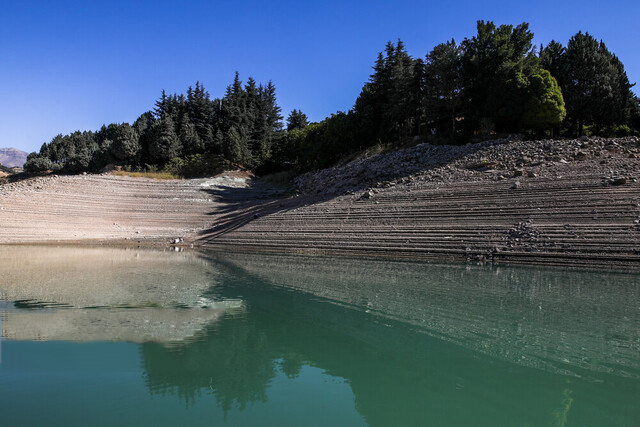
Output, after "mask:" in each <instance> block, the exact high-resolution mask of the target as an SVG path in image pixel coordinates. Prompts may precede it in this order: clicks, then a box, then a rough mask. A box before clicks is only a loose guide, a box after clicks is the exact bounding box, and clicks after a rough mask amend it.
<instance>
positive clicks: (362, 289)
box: [0, 250, 640, 425]
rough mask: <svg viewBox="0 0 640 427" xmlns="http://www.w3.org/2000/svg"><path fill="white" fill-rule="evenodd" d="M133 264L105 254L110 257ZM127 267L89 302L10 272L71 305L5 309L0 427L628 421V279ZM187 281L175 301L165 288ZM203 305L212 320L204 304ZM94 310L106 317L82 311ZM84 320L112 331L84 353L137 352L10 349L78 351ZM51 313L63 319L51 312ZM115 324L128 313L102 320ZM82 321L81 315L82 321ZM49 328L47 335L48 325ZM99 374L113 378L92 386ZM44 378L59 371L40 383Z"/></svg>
mask: <svg viewBox="0 0 640 427" xmlns="http://www.w3.org/2000/svg"><path fill="white" fill-rule="evenodd" d="M80 252H82V250H80ZM130 255H131V253H128V252H126V251H120V250H114V253H113V254H112V255H110V256H114V257H115V259H119V257H123V258H127V257H129V256H130ZM5 256H6V255H5ZM45 256H46V255H45V254H41V259H43V257H45ZM88 256H89V258H87V259H90V258H91V256H90V255H88ZM140 256H141V257H149V258H148V259H149V261H148V262H147V261H145V263H146V264H145V265H146V267H144V268H141V269H140V270H139V271H138V273H136V274H133V276H134V277H135V276H139V277H146V279H144V280H141V281H139V283H138V285H135V281H131V282H128V281H127V280H126V279H122V282H123V283H126V284H124V285H121V286H119V288H120V289H119V290H117V291H114V292H113V293H108V292H106V291H100V292H98V291H97V290H98V289H99V288H101V287H105V286H106V285H107V282H105V281H101V279H100V277H101V276H102V275H98V274H96V275H93V276H92V278H91V281H95V283H93V282H92V283H87V284H85V285H84V286H85V287H89V288H91V289H96V291H97V292H96V293H97V294H99V295H100V297H99V299H100V300H101V301H102V303H100V304H96V301H92V300H91V298H92V297H91V296H90V295H91V292H84V291H79V292H78V293H76V292H75V291H76V289H80V288H82V285H81V282H80V279H78V287H77V288H76V287H69V289H68V290H66V288H64V286H62V288H63V289H58V290H56V291H55V292H54V291H52V290H50V289H49V288H48V287H46V286H44V285H41V286H42V288H45V287H46V288H47V289H46V290H43V291H42V292H39V291H37V289H40V288H38V285H37V283H36V284H31V285H28V284H27V283H28V282H34V281H33V280H32V279H29V278H28V277H26V276H25V277H23V279H22V280H16V279H17V278H19V277H22V276H19V275H18V276H13V277H14V282H19V283H22V284H23V285H24V286H19V285H16V283H12V284H2V283H0V290H1V291H2V292H4V295H5V299H7V298H6V296H9V295H11V296H13V297H20V298H22V299H25V300H34V301H48V302H49V303H52V305H50V306H49V307H54V304H53V303H55V304H63V305H65V306H66V307H70V308H40V309H24V308H20V305H19V304H18V305H17V306H16V305H13V306H12V307H10V308H8V309H5V310H4V311H3V313H4V314H3V315H4V317H5V320H3V323H2V329H3V334H5V335H8V334H7V333H5V332H4V331H5V330H6V331H10V330H14V331H23V332H21V334H22V335H20V334H18V333H17V332H16V333H14V335H12V337H13V338H14V341H7V342H4V343H3V360H2V364H0V410H1V411H2V413H3V414H7V415H5V416H6V417H8V418H5V419H8V420H9V421H12V422H16V423H18V422H21V423H23V424H24V423H37V421H38V420H40V422H42V420H45V419H46V420H47V421H48V422H52V421H64V422H77V421H79V420H81V421H82V422H85V423H86V422H87V421H89V422H91V421H94V422H95V421H98V422H101V423H103V424H110V423H115V422H129V423H131V422H137V423H140V422H141V421H142V423H143V424H154V425H163V424H165V425H166V424H176V423H183V424H211V423H227V424H237V425H247V424H260V425H283V424H285V425H299V424H305V425H333V424H341V425H354V424H358V423H366V424H370V425H430V424H436V425H514V424H515V425H520V424H527V425H634V423H635V422H636V420H637V419H639V417H640V336H639V334H640V332H639V330H640V313H639V311H638V309H639V307H640V278H639V277H638V275H633V274H618V273H597V272H586V271H569V270H559V269H536V268H524V267H480V266H469V265H456V264H452V265H434V264H414V263H401V262H389V263H385V262H372V261H362V260H346V259H329V258H305V257H280V256H262V255H260V256H257V255H242V254H223V253H204V254H201V256H199V257H196V256H193V255H185V254H173V253H171V254H170V253H164V254H162V253H155V252H151V253H149V254H146V253H145V254H143V255H140ZM156 257H157V260H158V262H157V263H156V262H155V261H153V262H152V261H151V259H154V260H155V259H156ZM96 258H100V257H96ZM102 258H108V257H107V256H106V255H104V253H103V255H102ZM78 259H79V260H80V259H83V256H82V254H81V253H78ZM145 259H146V258H145ZM178 260H181V261H178ZM129 262H131V261H122V263H121V264H118V262H116V263H115V265H121V266H123V265H127V263H129ZM54 264H55V263H54ZM107 264H109V263H108V262H106V261H105V262H104V265H107ZM2 265H5V264H2ZM178 265H181V267H179V266H178ZM147 267H148V271H147V273H145V272H144V271H145V270H146V269H147ZM2 268H4V267H0V269H2ZM9 270H10V269H9ZM9 270H6V269H5V270H3V271H5V272H7V271H9ZM134 270H136V269H135V268H133V267H132V268H131V269H130V270H129V271H130V272H133V271H134ZM186 270H189V271H186ZM60 271H64V269H60ZM160 272H162V273H160ZM170 272H173V273H170ZM12 274H17V273H15V272H14V273H12ZM114 274H115V273H114ZM154 274H156V275H157V274H165V276H164V277H165V279H167V277H170V276H171V277H173V279H171V280H165V279H158V278H157V276H155V277H156V279H154V281H153V283H155V284H160V285H159V286H160V288H163V289H164V288H166V289H168V290H166V292H168V295H167V294H165V292H161V291H160V290H159V289H157V288H154V287H153V286H150V283H151V282H150V281H148V277H152V276H153V275H154ZM2 277H5V276H2ZM43 277H45V278H46V275H45V276H43ZM78 277H81V274H80V273H78ZM122 277H124V276H122ZM109 279H110V280H111V281H114V282H118V281H119V280H120V279H118V280H116V279H114V277H113V276H111V277H109ZM182 280H184V284H185V287H184V289H182V290H175V291H171V289H172V287H171V286H173V285H171V284H172V283H173V284H174V285H177V287H180V286H179V285H180V283H183V282H182ZM196 283H200V285H199V286H196V285H195V284H196ZM30 287H31V288H32V290H30V291H29V288H30ZM146 287H150V289H151V290H150V291H149V292H147V291H145V290H144V289H146ZM83 292H84V293H83ZM105 292H106V293H105ZM171 292H174V293H173V294H172V293H171ZM125 295H126V296H125ZM129 295H137V296H136V297H133V298H131V297H129ZM15 300H16V298H14V299H13V300H12V301H15ZM203 301H208V302H209V305H210V306H212V307H213V308H209V309H202V308H200V305H203V303H202V302H203ZM238 301H242V304H241V305H239V306H238V307H235V306H233V304H236V303H237V302H238ZM104 302H108V303H109V304H111V307H112V308H102V309H87V308H85V307H87V305H86V304H87V303H88V304H89V305H91V306H95V305H101V306H105V305H106V304H104ZM145 303H147V305H146V306H144V304H145ZM123 304H126V305H127V306H131V307H134V306H135V307H137V308H129V309H123V308H121V307H122V305H123ZM176 304H177V306H176ZM217 304H227V306H220V305H217ZM15 307H17V308H15ZM77 307H80V308H77ZM113 307H115V308H113ZM163 307H164V308H163ZM177 307H194V308H177ZM74 312H77V314H65V313H74ZM94 312H104V314H98V315H97V316H99V317H100V316H101V320H100V319H97V320H100V321H102V322H103V324H104V325H114V324H117V325H124V326H121V328H120V329H119V328H112V327H106V328H105V329H106V330H111V332H110V333H106V332H103V334H102V335H100V333H99V332H97V330H98V329H99V328H95V329H96V331H95V333H91V334H87V335H86V336H85V338H86V339H84V340H85V341H90V340H92V339H99V340H104V339H109V340H127V341H133V342H138V343H140V344H135V346H136V351H135V352H132V351H131V350H132V348H131V346H133V345H134V344H128V346H123V343H89V344H84V345H82V346H80V347H78V346H79V344H72V343H68V342H42V343H40V342H38V343H32V342H20V341H15V340H18V339H25V338H27V339H32V338H29V337H30V336H31V335H29V334H33V332H32V331H34V330H38V331H41V332H39V333H40V334H45V335H46V334H49V336H56V337H57V338H56V339H64V340H74V339H73V337H70V336H69V334H70V333H64V334H63V333H62V332H58V333H57V335H56V334H54V333H53V332H52V331H51V330H53V329H55V330H57V331H63V330H64V327H63V325H66V326H68V325H69V324H72V323H73V322H74V321H77V322H78V323H77V324H79V325H83V324H84V325H86V324H94V323H96V319H93V318H91V316H94V314H93V313H94ZM189 312H194V313H196V315H197V316H201V317H206V316H205V315H204V314H202V313H210V316H211V317H210V318H204V319H203V320H202V321H200V322H191V323H189V321H188V320H187V321H184V322H183V323H181V320H180V319H178V318H177V317H172V316H182V315H186V316H189V315H188V314H187V313H189ZM54 313H60V314H58V316H63V315H64V316H69V317H70V318H69V319H62V318H60V319H59V320H55V319H52V318H48V317H47V316H53V315H54ZM122 313H124V314H127V315H128V316H130V318H129V319H128V320H127V321H123V320H122V319H120V320H110V319H112V318H110V317H109V316H114V318H118V317H119V316H121V315H123V314H122ZM128 313H130V314H128ZM7 315H8V316H7ZM38 316H41V317H38ZM145 316H156V317H153V318H149V320H150V321H149V323H152V324H154V325H155V327H154V328H151V330H145V329H144V327H141V326H140V325H141V324H142V323H141V321H140V319H144V318H145ZM83 317H84V318H86V319H88V320H86V321H80V320H77V319H80V318H83ZM72 318H74V319H75V320H74V319H72ZM18 320H19V321H18ZM56 322H57V324H58V326H57V327H56V328H52V327H50V326H46V325H47V324H55V323H56ZM98 323H99V322H98ZM178 324H184V325H186V326H184V328H185V331H184V332H179V333H176V334H175V336H174V335H172V334H171V333H168V332H167V333H165V335H164V336H162V335H161V336H160V337H158V336H156V335H154V333H156V334H161V332H162V331H163V330H164V329H167V330H168V329H174V330H175V329H180V328H179V327H178V326H176V325H178ZM43 325H45V326H43ZM171 325H174V327H173V328H171ZM188 326H191V329H189V330H188V331H187V330H186V329H187V327H188ZM81 329H82V327H81ZM89 329H90V327H87V328H86V330H89ZM25 331H30V332H28V333H27V332H25ZM186 336H188V337H189V338H188V339H178V338H176V337H186ZM96 337H98V338H96ZM100 337H102V338H100ZM76 341H77V340H76ZM70 354H82V355H83V356H82V360H84V362H82V363H77V365H78V366H83V368H82V369H83V370H82V373H81V374H79V373H78V372H79V371H78V372H75V371H74V369H76V368H74V367H70V366H69V365H68V364H67V363H66V360H69V359H70V358H71V357H70V356H69V355H70ZM25 355H28V357H23V356H25ZM77 357H81V356H77ZM136 358H137V359H136ZM135 360H137V361H135ZM117 361H120V364H118V362H117ZM118 366H120V368H118ZM132 366H136V368H135V369H137V371H136V372H135V375H134V376H132V375H131V372H132V369H134V368H132ZM105 367H109V368H108V369H109V373H108V378H107V377H105V376H104V375H102V376H101V375H100V372H101V371H102V370H104V369H107V368H105ZM77 369H80V368H77ZM38 370H39V371H38ZM43 370H49V371H51V372H53V371H55V372H60V371H65V372H68V371H72V373H70V374H69V375H66V374H64V375H63V374H60V375H57V376H56V375H53V376H46V375H45V376H43V375H42V371H43ZM36 371H38V372H36ZM53 381H58V382H61V383H63V384H64V390H65V395H66V396H67V399H71V400H73V401H75V400H78V401H82V402H83V405H82V409H79V410H78V411H79V412H78V413H77V414H75V415H74V413H71V415H70V413H68V412H61V411H60V409H59V408H60V402H57V401H56V400H55V399H51V396H49V395H48V394H47V393H50V391H51V388H52V385H51V384H53ZM97 383H99V384H100V387H99V389H95V388H94V387H95V386H94V384H97ZM118 396H120V397H118ZM122 396H126V399H125V398H123V397H122ZM36 402H37V403H36ZM43 402H44V403H43ZM49 402H51V403H49ZM36 406H37V407H38V411H34V408H35V407H36ZM141 414H143V415H141ZM38 416H41V417H42V418H40V419H39V418H37V417H38ZM142 416H143V418H141V417H142ZM30 417H31V418H30ZM45 417H46V418H45ZM74 417H75V418H74Z"/></svg>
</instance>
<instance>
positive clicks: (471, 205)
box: [201, 138, 640, 270]
mask: <svg viewBox="0 0 640 427" xmlns="http://www.w3.org/2000/svg"><path fill="white" fill-rule="evenodd" d="M639 151H640V141H639V140H638V139H635V138H627V139H619V140H600V139H593V140H590V139H587V138H585V139H582V140H574V141H557V142H551V141H528V142H527V141H513V142H507V141H497V142H488V143H484V144H479V145H475V146H465V147H433V146H429V145H426V144H425V145H421V146H417V147H412V148H410V149H406V150H401V151H399V152H395V153H391V154H382V155H378V156H373V157H371V158H367V159H360V160H356V161H354V162H352V163H350V164H347V165H343V166H340V167H336V168H332V169H328V170H324V171H321V172H319V173H316V174H308V175H306V176H302V177H299V178H298V180H297V183H298V187H299V188H300V190H301V191H302V192H304V194H303V195H301V196H299V197H297V198H296V199H293V200H296V203H293V202H291V201H287V202H286V203H280V204H279V205H277V206H275V205H274V204H264V205H263V206H262V209H263V211H261V210H260V209H259V208H254V210H253V212H254V214H253V215H254V218H252V219H251V220H247V221H246V223H245V224H244V225H241V226H239V224H234V226H233V227H229V226H227V227H226V228H225V225H226V224H225V223H222V224H221V225H220V226H219V227H218V228H215V229H214V230H212V231H210V232H209V233H206V234H204V235H203V236H202V239H201V241H202V243H203V244H204V245H205V246H209V247H215V248H222V249H226V250H233V249H242V250H251V251H264V252H299V253H321V254H336V253H337V254H345V255H353V256H367V257H381V258H416V259H429V258H440V259H442V258H446V259H457V260H478V261H510V262H522V263H544V264H557V265H572V266H577V265H582V266H590V267H597V266H616V267H624V268H631V269H634V270H640V225H639V223H640V183H638V177H639V175H640V161H638V153H639ZM394 165H395V166H394ZM245 216H246V215H245ZM226 229H228V232H226V231H225V230H226Z"/></svg>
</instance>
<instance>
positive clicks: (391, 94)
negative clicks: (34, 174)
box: [25, 21, 640, 172]
mask: <svg viewBox="0 0 640 427" xmlns="http://www.w3.org/2000/svg"><path fill="white" fill-rule="evenodd" d="M532 41H533V32H532V31H531V30H530V29H529V24H527V23H521V24H519V25H516V26H513V25H496V24H494V23H493V22H491V21H478V23H477V32H476V34H475V35H473V36H472V37H470V38H465V39H464V40H462V42H460V43H456V41H455V40H453V39H452V40H449V41H446V42H444V43H441V44H439V45H437V46H435V47H434V48H433V49H432V50H431V51H430V52H428V53H427V54H426V55H424V57H421V58H414V57H412V56H411V55H410V54H409V53H408V51H407V48H406V47H405V45H404V43H403V42H402V41H401V40H397V41H396V42H395V43H393V42H388V43H387V44H386V45H385V46H384V49H383V50H382V51H380V52H379V53H378V55H377V58H376V59H375V61H374V63H373V67H372V72H371V74H370V77H369V80H368V81H367V82H366V83H364V85H363V87H362V90H361V91H360V94H359V96H358V97H357V99H356V100H355V102H354V105H353V107H352V108H351V109H350V110H348V111H344V112H342V111H339V112H336V113H335V114H332V115H330V116H329V117H327V118H326V119H324V120H322V121H320V122H318V123H310V122H309V120H308V118H307V116H306V115H305V114H304V113H303V112H302V111H300V110H298V109H294V110H292V111H291V112H290V113H289V115H288V117H287V120H286V129H285V126H284V124H283V116H282V110H281V109H280V107H279V106H278V103H277V100H276V89H275V86H274V84H273V83H272V82H271V81H269V82H267V83H266V84H260V83H258V82H256V81H255V80H254V79H253V78H251V77H249V78H248V79H247V81H246V83H243V82H242V81H241V80H240V75H239V73H237V72H236V73H235V76H234V79H233V82H232V83H231V84H230V85H229V86H227V88H226V91H225V93H224V95H223V96H222V97H219V98H212V97H211V95H210V94H209V92H208V91H207V90H205V88H204V86H203V85H202V84H201V83H200V82H196V83H195V85H194V86H192V87H189V88H188V89H187V91H186V94H168V93H166V91H164V90H163V91H162V92H161V94H160V97H159V98H158V99H157V100H156V101H155V104H154V108H153V109H152V110H151V111H147V112H145V113H143V114H142V115H140V117H138V118H137V119H136V120H135V122H134V123H133V125H129V124H128V123H121V124H110V125H106V126H103V127H102V128H101V129H100V130H98V131H97V132H91V131H89V132H81V131H78V132H74V133H72V134H69V135H57V136H55V137H54V138H53V139H52V140H51V141H50V142H49V143H45V144H43V145H42V148H41V149H40V152H39V153H32V154H31V155H29V158H28V160H27V163H26V165H25V167H26V169H27V170H30V171H42V170H62V171H66V172H80V171H98V170H100V169H102V168H103V167H104V166H105V165H107V164H110V163H117V164H121V165H126V166H128V167H135V168H149V167H156V168H162V167H167V165H174V164H184V163H185V162H187V160H186V159H191V160H189V161H192V163H193V164H197V165H201V164H203V163H206V162H213V163H216V162H220V161H229V162H233V163H235V164H238V165H242V166H244V167H247V168H251V169H254V170H272V169H273V168H274V167H275V168H285V167H297V168H298V169H299V170H308V169H314V168H319V167H323V166H327V165H329V164H331V163H334V162H337V161H339V160H340V159H341V158H342V157H344V156H345V155H346V154H349V153H351V152H354V151H358V150H361V149H364V148H367V147H370V146H373V145H375V144H380V143H382V144H387V143H404V142H406V141H408V140H410V141H424V140H428V139H429V138H435V139H438V140H439V141H447V142H453V143H460V142H468V141H470V140H471V139H472V138H473V137H475V136H476V135H480V136H482V137H484V136H486V135H487V134H492V133H513V132H518V133H530V134H543V133H545V132H548V133H550V134H552V135H558V134H559V133H561V134H565V135H582V134H584V133H585V132H591V133H600V134H605V135H608V134H629V133H632V132H635V133H637V132H638V131H639V130H640V100H639V99H638V97H637V96H635V95H634V94H633V92H632V91H631V88H632V87H633V84H632V83H631V82H630V81H629V79H628V76H627V74H626V71H625V68H624V65H623V64H622V62H621V61H620V59H619V58H618V57H617V56H616V55H614V54H613V53H611V52H610V51H609V50H608V49H607V47H606V46H605V44H604V42H603V41H598V40H596V39H595V38H594V37H593V36H591V35H590V34H589V33H582V32H578V33H577V34H575V35H574V36H573V37H571V39H570V40H569V41H568V43H567V45H566V46H563V45H562V44H561V43H559V42H557V41H551V42H550V43H549V44H548V45H547V46H540V50H539V52H537V51H536V49H535V48H534V47H533V45H532ZM205 159H206V160H205ZM191 169H194V168H191ZM195 169H197V168H195Z"/></svg>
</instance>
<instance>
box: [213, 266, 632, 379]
mask: <svg viewBox="0 0 640 427" xmlns="http://www.w3.org/2000/svg"><path fill="white" fill-rule="evenodd" d="M216 259H217V260H219V261H221V262H225V263H229V264H232V265H236V266H238V267H239V268H241V269H242V270H243V271H245V272H247V273H248V274H251V275H252V276H253V277H255V278H259V279H260V280H264V281H266V282H268V283H269V284H271V285H277V286H283V287H286V288H287V289H298V290H301V291H304V292H308V293H310V294H312V295H316V296H320V297H323V298H327V299H329V300H332V301H334V302H336V303H340V304H343V305H346V306H348V307H355V308H360V309H364V310H367V312H371V313H374V314H376V315H379V316H382V317H385V318H391V319H396V320H400V321H402V322H403V323H408V324H411V325H413V326H415V327H417V328H419V330H421V331H422V332H424V333H427V334H429V335H432V336H434V337H437V338H441V339H444V340H447V341H451V342H454V343H456V344H459V345H462V346H464V347H467V348H470V349H473V350H476V351H479V352H482V353H484V354H487V355H491V356H495V357H498V358H501V359H504V360H509V361H512V362H515V363H518V364H521V365H530V366H534V367H537V368H542V369H547V370H551V371H558V372H563V373H570V372H573V370H574V369H575V368H578V367H579V368H583V369H588V370H594V369H595V370H602V371H606V372H612V373H615V374H616V375H623V376H632V377H634V378H640V358H639V357H638V354H640V312H639V306H640V276H639V275H637V274H616V273H611V272H604V273H602V272H600V273H598V272H593V271H584V270H582V271H581V270H563V269H554V268H551V269H544V268H542V269H541V268H532V267H515V266H512V267H495V266H493V267H486V266H473V265H463V264H442V265H434V264H422V263H402V262H387V263H385V262H378V261H366V260H358V261H354V260H347V259H327V258H304V257H297V258H292V257H285V256H261V257H254V256H249V255H241V254H237V255H234V256H233V257H231V256H225V255H221V254H217V255H216Z"/></svg>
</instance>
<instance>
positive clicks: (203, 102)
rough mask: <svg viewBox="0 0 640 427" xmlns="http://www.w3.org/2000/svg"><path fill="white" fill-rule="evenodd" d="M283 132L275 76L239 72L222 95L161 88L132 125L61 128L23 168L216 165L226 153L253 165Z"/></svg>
mask: <svg viewBox="0 0 640 427" xmlns="http://www.w3.org/2000/svg"><path fill="white" fill-rule="evenodd" d="M283 136H284V133H283V124H282V116H281V109H280V107H279V106H278V104H277V101H276V89H275V86H274V84H273V83H272V82H268V83H267V84H265V85H263V84H257V83H256V81H255V80H254V79H253V78H249V79H248V80H247V83H246V84H243V83H242V82H241V81H240V77H239V75H238V73H236V75H235V78H234V81H233V83H232V84H231V85H229V86H228V87H227V90H226V93H225V95H224V96H223V97H221V98H215V99H212V98H211V96H210V94H209V92H208V91H206V90H205V88H204V86H203V85H202V84H200V83H199V82H196V84H195V87H189V88H188V90H187V93H186V95H185V94H172V95H168V94H167V93H166V92H165V91H164V90H163V91H162V94H161V96H160V98H159V99H158V100H157V101H156V103H155V108H154V109H153V110H152V111H147V112H145V113H143V114H142V115H140V117H138V118H137V119H136V121H135V122H134V123H133V125H129V124H128V123H122V124H116V123H112V124H109V125H108V126H107V125H103V126H102V128H101V129H100V130H98V131H97V132H91V131H85V132H81V131H77V132H74V133H71V134H69V135H57V136H55V137H54V138H53V139H52V140H51V142H49V143H45V144H43V145H42V147H41V148H40V151H39V153H31V154H30V155H29V157H28V159H27V163H26V165H25V168H26V169H27V170H28V171H32V172H35V171H45V170H53V171H64V172H70V173H77V172H83V171H100V170H101V169H103V168H104V167H105V166H107V165H109V164H119V165H126V166H129V167H133V168H138V169H141V170H144V169H157V168H163V167H165V168H166V167H179V166H185V164H189V163H209V165H208V166H210V167H212V168H213V167H214V166H215V164H216V163H219V162H220V161H227V162H232V163H237V164H240V165H243V166H245V167H248V168H252V169H255V168H258V167H260V166H262V165H265V164H266V163H267V161H268V160H269V159H270V158H271V157H272V155H273V152H274V151H277V145H278V143H279V142H280V141H281V140H282V138H283ZM212 163H213V164H212ZM206 166H207V165H204V169H206ZM201 172H204V173H206V172H207V171H206V170H202V171H201Z"/></svg>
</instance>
